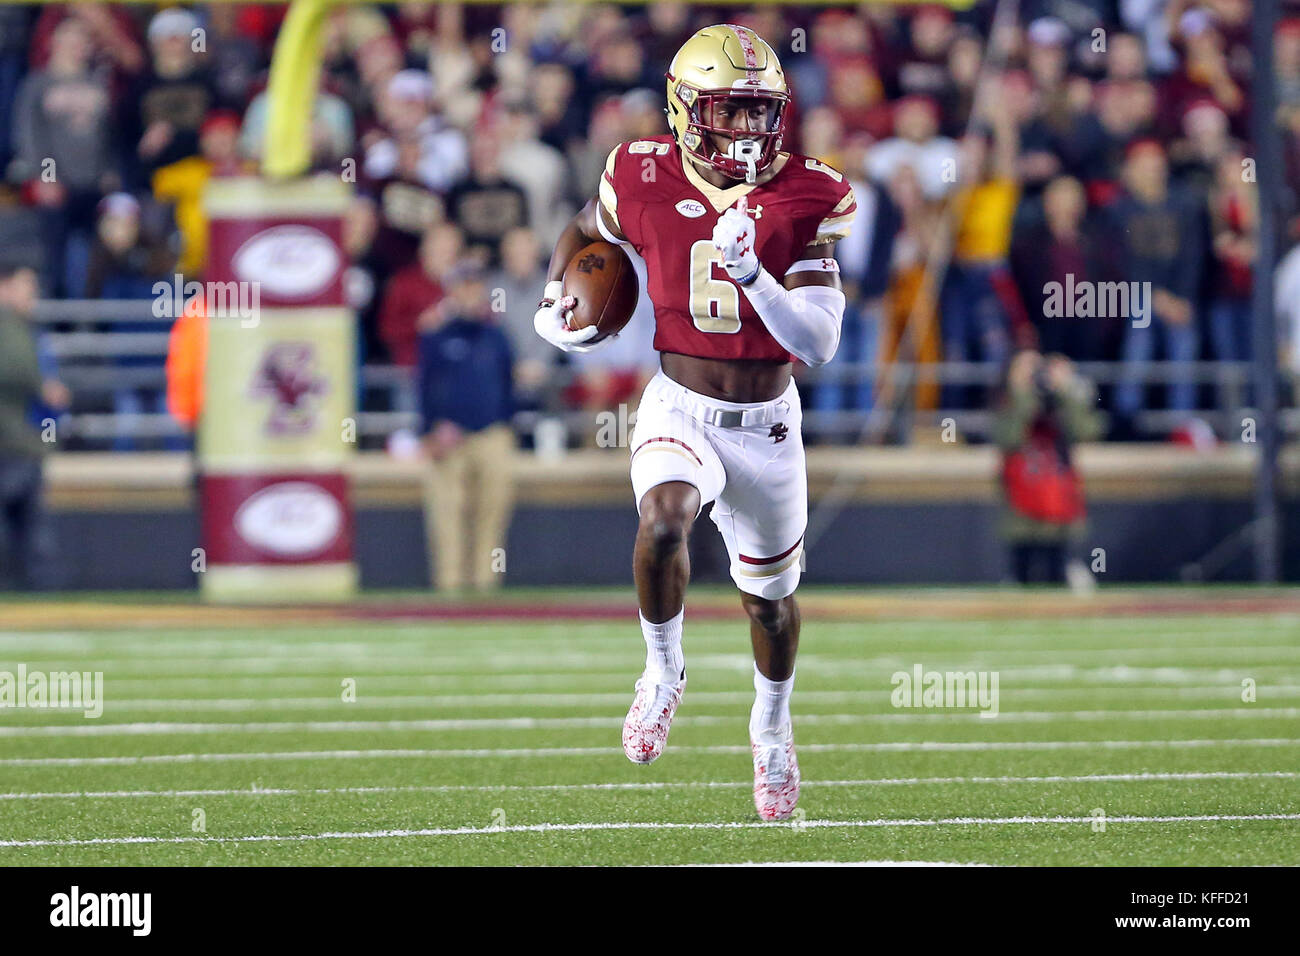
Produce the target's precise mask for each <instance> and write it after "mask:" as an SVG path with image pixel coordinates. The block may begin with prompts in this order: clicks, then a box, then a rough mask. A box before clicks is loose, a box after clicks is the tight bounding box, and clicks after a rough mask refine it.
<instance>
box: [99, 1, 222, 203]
mask: <svg viewBox="0 0 1300 956" xmlns="http://www.w3.org/2000/svg"><path fill="white" fill-rule="evenodd" d="M200 29H201V28H200V26H199V21H198V18H197V17H195V16H194V14H193V13H191V12H189V11H188V10H184V9H182V8H180V7H171V8H169V9H166V10H163V11H162V12H160V13H158V14H156V15H155V16H154V18H153V19H152V20H151V21H150V22H149V33H148V38H149V53H150V66H149V69H147V70H146V71H145V72H144V73H142V74H141V75H140V76H138V77H137V78H135V79H134V80H133V81H132V83H131V85H130V87H129V88H128V90H127V92H126V97H125V100H124V102H123V104H122V126H123V132H122V135H123V139H124V141H125V143H126V152H127V156H126V161H127V163H126V168H127V171H128V176H127V182H128V184H129V185H130V186H131V187H132V188H133V189H136V188H147V187H148V185H149V179H150V177H151V176H152V175H153V173H154V172H155V171H156V170H158V169H160V168H161V167H163V166H167V165H169V164H171V163H174V162H176V161H177V160H181V159H184V158H185V157H187V156H193V155H194V154H195V153H197V152H198V151H199V127H200V126H201V125H202V123H203V118H204V117H205V116H207V115H208V110H210V109H212V108H213V107H214V106H216V105H218V100H217V90H216V85H215V84H214V82H213V78H212V74H211V73H210V72H209V70H208V68H207V66H206V64H205V62H204V57H203V55H202V54H201V53H200V50H201V49H205V48H206V44H200V43H199V42H197V37H198V34H197V33H196V31H199V30H200Z"/></svg>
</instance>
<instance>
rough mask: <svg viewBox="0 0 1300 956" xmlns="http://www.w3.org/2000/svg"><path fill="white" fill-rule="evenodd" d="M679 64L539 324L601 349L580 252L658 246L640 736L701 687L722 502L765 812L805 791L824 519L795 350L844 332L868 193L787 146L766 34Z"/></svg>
mask: <svg viewBox="0 0 1300 956" xmlns="http://www.w3.org/2000/svg"><path fill="white" fill-rule="evenodd" d="M667 77H668V108H667V111H666V112H667V114H668V125H669V128H670V129H671V133H670V134H668V135H663V136H655V137H652V138H650V139H644V140H637V141H635V142H629V143H623V144H620V145H619V146H618V147H616V148H615V149H614V150H613V152H611V153H610V154H609V159H608V161H607V163H606V165H605V172H604V175H603V177H602V179H601V183H600V189H599V193H598V195H597V196H596V198H594V199H593V200H592V201H590V202H589V203H587V205H586V206H585V207H584V208H583V209H582V211H581V212H579V213H578V215H577V216H575V217H574V219H573V221H572V222H571V223H570V224H569V226H568V227H567V229H566V230H565V231H564V233H563V234H562V235H561V236H560V239H559V241H558V242H557V244H556V247H555V252H554V254H553V255H552V257H551V263H550V270H549V274H548V278H549V281H548V282H547V285H546V290H545V293H544V295H543V298H542V301H541V304H540V308H539V309H538V311H537V314H536V317H535V320H534V324H535V327H536V329H537V332H538V333H539V334H540V335H541V336H542V337H543V338H545V339H547V340H548V341H549V342H551V343H552V344H554V345H556V346H557V347H559V348H561V349H564V350H566V351H582V350H587V349H591V348H595V347H599V345H600V344H601V343H599V342H598V343H592V342H591V341H590V340H591V339H592V338H593V337H594V336H595V335H596V334H597V330H596V328H595V327H594V326H592V327H588V328H584V329H581V330H579V331H571V330H570V329H569V328H568V325H567V322H566V319H567V317H568V315H569V310H570V309H571V308H572V306H573V304H574V300H573V299H572V298H571V297H567V296H565V295H564V290H563V287H562V284H561V281H560V280H561V277H562V276H563V274H564V268H565V266H566V265H567V264H568V262H569V260H570V259H571V258H572V257H573V255H574V254H575V253H577V252H578V251H579V250H580V249H582V248H583V247H584V246H586V245H587V244H589V243H591V242H596V241H598V240H601V239H604V240H605V241H608V242H614V243H620V244H624V245H629V246H631V247H632V248H633V249H635V250H636V251H637V252H638V253H640V255H641V256H642V257H643V258H644V259H645V262H646V267H647V271H648V276H649V278H648V292H649V295H650V299H651V301H652V302H653V304H654V314H655V339H654V346H655V349H656V350H657V351H658V352H659V353H660V371H659V372H658V374H657V375H656V376H655V377H654V378H653V379H652V380H651V382H650V384H649V385H648V386H647V387H646V389H645V392H644V394H643V395H642V397H641V404H640V407H639V408H638V410H637V421H636V427H635V429H634V431H633V436H632V441H631V453H632V454H631V458H632V460H631V471H632V488H633V492H634V494H635V496H636V506H637V511H638V513H639V515H640V524H639V527H638V530H637V536H636V546H635V553H634V556H633V565H634V574H635V578H636V588H637V596H638V599H639V602H640V610H641V630H642V633H643V634H644V636H645V643H646V666H645V671H644V672H643V673H642V675H641V677H640V679H639V680H638V681H637V682H636V696H635V698H634V700H633V703H632V707H631V709H630V710H629V711H628V714H627V719H626V721H625V722H624V724H623V750H624V751H625V752H626V754H627V756H628V758H629V759H631V760H632V761H634V762H636V763H650V762H651V761H653V760H654V759H655V758H657V757H658V756H659V754H660V753H662V752H663V748H664V744H665V743H666V741H667V739H668V729H669V725H670V724H671V722H672V719H673V714H674V713H675V712H676V710H677V706H678V704H679V703H680V702H681V699H682V691H683V689H684V688H685V686H686V666H685V661H684V659H683V655H682V619H683V615H684V600H685V592H686V582H687V579H688V578H689V576H690V566H689V560H688V556H687V537H688V536H689V534H690V532H691V527H692V525H693V524H694V522H695V519H696V518H697V517H698V516H699V514H700V511H701V510H702V509H703V507H704V505H705V504H707V503H708V502H710V501H711V502H713V512H712V518H713V522H714V524H716V525H717V526H718V530H719V531H721V532H722V537H723V540H724V541H725V542H726V546H727V553H728V555H729V556H730V560H731V576H732V578H733V580H734V581H735V582H736V586H737V587H738V588H739V589H740V592H741V595H740V596H741V603H742V604H743V606H744V608H745V611H746V612H747V613H748V615H749V620H750V635H751V639H752V643H753V649H754V664H755V667H754V688H755V691H756V699H755V701H754V706H753V709H752V711H751V714H750V722H749V735H750V744H751V747H752V750H753V754H754V803H755V806H756V807H757V809H758V813H759V816H760V817H761V818H763V819H765V820H783V819H786V818H788V817H789V816H790V814H791V813H792V812H793V811H794V808H795V804H796V803H797V802H798V799H799V765H798V762H797V760H796V759H795V750H794V737H793V734H792V732H791V724H790V692H791V689H792V688H793V685H794V669H795V653H796V650H797V648H798V645H799V607H798V605H797V604H796V603H795V599H794V591H795V587H796V586H797V585H798V583H799V575H800V571H801V564H802V545H803V534H804V528H805V526H806V525H807V518H808V491H807V473H806V468H805V465H804V451H803V440H802V436H801V434H800V419H801V413H800V406H799V394H798V392H797V391H796V389H795V386H794V381H793V379H792V377H791V368H792V363H793V362H794V361H795V360H798V361H802V362H805V363H807V364H808V365H814V366H816V365H822V364H824V363H825V362H827V361H829V360H830V358H831V356H832V355H834V353H835V349H836V346H837V345H838V344H839V337H840V322H841V319H842V318H843V314H844V294H843V292H842V291H840V281H839V274H838V273H839V267H838V266H837V265H836V262H835V259H834V258H833V257H832V250H833V245H832V244H833V243H834V241H835V240H836V239H839V238H841V237H842V236H844V235H846V234H847V232H848V230H849V226H850V224H851V222H852V219H853V215H854V212H855V211H856V206H855V204H854V198H853V191H852V189H851V188H850V186H849V184H848V182H847V181H846V180H845V178H844V176H843V175H841V174H840V173H839V172H837V171H836V170H834V169H832V168H831V167H830V166H827V165H825V164H824V163H821V162H818V161H817V160H815V159H810V158H808V157H805V156H799V155H795V154H792V153H789V152H784V151H783V150H782V149H781V141H782V137H783V135H784V134H785V130H786V117H787V115H788V111H789V106H790V91H789V87H788V86H787V84H786V79H785V74H784V73H783V72H782V70H781V64H780V62H779V61H778V59H777V56H776V52H775V51H774V50H773V49H772V48H771V47H770V46H769V45H768V44H767V43H766V42H765V41H764V40H763V39H762V38H761V37H759V36H758V34H756V33H754V32H753V31H752V30H749V29H747V28H746V27H742V26H734V25H731V24H720V25H717V26H711V27H705V28H704V29H703V30H700V31H699V32H698V33H696V34H695V35H694V36H692V37H691V38H690V39H689V40H687V41H686V43H685V44H683V46H682V48H681V49H680V50H679V51H678V52H677V55H676V56H675V57H674V58H673V62H672V66H671V68H670V70H669V72H668V74H667ZM603 341H607V339H604V340H602V342H603Z"/></svg>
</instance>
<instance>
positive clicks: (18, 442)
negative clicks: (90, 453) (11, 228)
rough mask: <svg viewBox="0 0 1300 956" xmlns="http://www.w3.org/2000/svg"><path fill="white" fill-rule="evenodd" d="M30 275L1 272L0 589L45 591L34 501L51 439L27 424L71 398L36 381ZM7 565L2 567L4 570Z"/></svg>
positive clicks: (40, 522) (43, 427) (43, 534)
mask: <svg viewBox="0 0 1300 956" xmlns="http://www.w3.org/2000/svg"><path fill="white" fill-rule="evenodd" d="M36 294H37V280H36V273H35V272H34V271H33V270H31V269H29V268H26V267H18V268H15V267H14V266H10V265H3V266H0V519H3V530H4V533H5V539H6V544H7V546H8V547H7V550H8V561H7V562H6V563H5V564H3V565H0V588H11V587H20V588H26V589H32V588H39V587H44V586H48V584H49V583H50V581H49V577H48V574H49V563H50V557H51V541H50V538H49V529H48V528H46V527H45V521H44V508H43V505H42V503H41V487H42V481H43V479H42V471H43V469H42V459H43V458H44V456H45V453H46V451H47V449H48V447H49V444H50V441H49V440H43V439H52V438H57V432H54V431H52V430H51V425H50V423H49V420H48V419H45V420H42V419H41V418H37V419H36V420H35V421H34V420H33V417H34V416H33V411H34V410H35V409H36V408H37V407H38V406H41V405H43V406H46V407H48V408H50V409H54V410H59V409H63V408H66V407H67V406H68V401H69V398H70V394H69V392H68V390H67V388H66V387H65V386H64V385H63V384H62V383H60V382H58V381H57V380H55V379H51V378H47V377H45V376H44V375H43V373H42V369H41V361H40V358H39V356H38V353H37V343H36V337H35V335H34V334H33V333H32V329H31V326H30V324H29V323H30V320H31V316H32V314H33V311H34V309H35V306H36ZM6 565H7V566H6Z"/></svg>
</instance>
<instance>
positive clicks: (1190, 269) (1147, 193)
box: [1113, 139, 1204, 428]
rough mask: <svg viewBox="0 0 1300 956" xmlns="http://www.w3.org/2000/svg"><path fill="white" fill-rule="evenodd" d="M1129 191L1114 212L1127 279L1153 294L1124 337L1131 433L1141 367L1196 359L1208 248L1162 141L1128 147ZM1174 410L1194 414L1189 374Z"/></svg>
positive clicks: (1175, 387)
mask: <svg viewBox="0 0 1300 956" xmlns="http://www.w3.org/2000/svg"><path fill="white" fill-rule="evenodd" d="M1124 184H1125V193H1124V195H1123V196H1122V197H1121V198H1120V199H1119V200H1118V201H1117V202H1116V204H1115V206H1114V208H1113V215H1114V221H1115V227H1116V231H1117V235H1119V236H1120V237H1121V243H1122V246H1121V249H1122V254H1123V263H1124V278H1125V279H1126V280H1127V281H1129V282H1130V283H1139V286H1137V287H1133V288H1141V289H1143V290H1146V289H1149V290H1151V292H1150V296H1149V301H1145V300H1146V299H1147V298H1148V297H1147V296H1146V294H1145V292H1144V293H1143V294H1142V295H1141V296H1139V297H1138V298H1139V299H1142V300H1143V304H1142V305H1141V306H1140V309H1141V311H1140V312H1138V313H1136V314H1133V315H1130V316H1128V318H1130V319H1131V320H1132V321H1130V322H1129V324H1128V327H1127V328H1126V329H1125V332H1124V344H1123V360H1124V363H1125V365H1126V370H1125V379H1124V381H1123V382H1122V383H1121V384H1120V386H1119V388H1118V389H1117V390H1116V396H1115V410H1116V412H1117V414H1118V415H1120V416H1123V418H1124V421H1123V426H1124V427H1125V428H1129V427H1131V426H1132V424H1133V418H1134V417H1135V416H1136V415H1137V413H1138V411H1139V410H1140V409H1141V408H1142V407H1143V403H1142V384H1141V382H1140V380H1139V375H1140V373H1141V370H1142V366H1144V365H1145V364H1146V363H1147V362H1149V361H1151V360H1152V359H1153V358H1154V357H1155V355H1156V354H1157V352H1158V351H1160V350H1163V351H1164V353H1165V354H1166V356H1167V357H1168V358H1170V359H1174V360H1176V361H1181V362H1192V361H1195V360H1196V358H1197V357H1198V352H1199V347H1200V340H1199V335H1198V332H1197V326H1196V312H1195V295H1196V292H1197V285H1198V282H1199V279H1200V270H1201V265H1202V256H1203V255H1204V245H1203V243H1202V241H1201V230H1202V228H1203V224H1202V215H1203V213H1202V211H1201V210H1199V209H1195V208H1194V207H1192V206H1191V205H1190V204H1189V203H1188V202H1187V201H1186V199H1185V198H1184V197H1183V196H1182V195H1181V194H1180V193H1179V192H1178V191H1177V190H1176V189H1173V188H1171V187H1170V184H1169V168H1168V163H1167V161H1166V158H1165V150H1164V147H1163V146H1162V145H1160V143H1159V142H1158V141H1156V140H1151V139H1145V140H1139V141H1137V142H1135V143H1134V144H1132V145H1131V146H1130V147H1129V150H1128V158H1127V160H1126V161H1125V165H1124ZM1130 301H1132V300H1130ZM1168 406H1169V408H1171V409H1174V410H1177V411H1180V412H1188V413H1190V412H1191V411H1192V410H1193V409H1194V408H1195V407H1196V385H1195V382H1194V381H1193V379H1192V377H1191V375H1190V374H1189V373H1188V372H1187V371H1182V372H1180V373H1179V374H1178V375H1177V376H1176V377H1175V380H1174V382H1173V384H1172V385H1171V387H1170V389H1169V396H1168Z"/></svg>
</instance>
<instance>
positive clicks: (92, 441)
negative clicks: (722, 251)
mask: <svg viewBox="0 0 1300 956" xmlns="http://www.w3.org/2000/svg"><path fill="white" fill-rule="evenodd" d="M154 307H155V304H154V300H152V299H140V300H94V299H91V300H44V301H41V302H40V303H38V306H37V312H36V321H37V322H38V323H40V324H42V325H44V326H45V327H46V328H45V332H44V334H43V336H42V341H43V345H44V347H45V348H46V349H47V350H48V354H49V355H50V356H52V357H53V358H54V359H55V361H56V362H57V363H58V366H59V376H60V378H61V379H62V380H63V381H64V383H65V384H66V385H68V387H69V388H70V389H71V390H72V392H73V395H74V401H73V407H72V409H71V410H70V412H69V413H68V414H67V415H65V416H64V417H63V418H62V419H61V421H60V428H61V429H62V430H63V434H64V435H66V436H67V437H68V439H69V440H70V441H72V442H74V443H75V444H78V445H80V446H81V447H95V446H98V445H100V444H102V443H105V442H109V443H111V442H115V441H116V442H120V441H122V440H131V439H150V440H157V439H172V440H176V439H179V438H182V437H183V436H184V434H185V432H184V430H183V429H182V428H181V427H180V426H179V425H178V424H176V423H175V422H174V421H173V420H172V419H171V417H170V416H169V415H167V414H166V413H165V412H161V411H159V412H128V413H122V412H118V411H115V410H114V401H113V395H114V393H115V392H119V391H122V390H129V389H138V390H144V391H149V392H158V393H162V392H163V391H164V390H165V388H166V376H165V372H164V369H163V364H162V363H163V360H164V358H165V356H166V353H167V343H168V329H169V327H170V325H171V323H172V321H173V320H172V318H171V317H170V316H167V315H163V316H157V315H155V314H154ZM124 323H130V324H133V325H146V324H147V325H152V326H156V327H157V331H152V330H151V331H143V330H141V331H127V332H123V331H114V330H113V328H114V327H115V326H118V325H121V324H124ZM150 359H152V360H155V361H156V364H149V365H140V364H133V363H139V362H140V361H141V360H150ZM893 368H894V371H895V374H896V381H897V382H899V383H900V384H901V383H905V384H901V387H902V388H904V389H914V388H916V387H917V386H918V385H928V384H939V385H957V386H975V387H983V388H985V389H991V388H993V387H995V386H996V385H997V383H998V378H999V376H1000V374H1001V370H1000V369H999V368H997V367H996V366H994V365H991V364H989V363H979V362H936V363H929V364H918V363H894V366H893ZM1076 368H1077V369H1078V371H1079V372H1080V374H1082V375H1084V376H1086V377H1087V378H1089V379H1091V380H1092V381H1093V382H1095V383H1096V384H1097V385H1099V386H1115V385H1119V384H1121V383H1124V382H1127V381H1132V380H1137V381H1139V382H1140V383H1141V384H1143V385H1147V386H1149V385H1167V384H1171V383H1185V382H1190V383H1193V384H1195V385H1197V386H1198V387H1201V388H1200V389H1199V390H1200V391H1201V392H1202V393H1204V392H1205V391H1206V389H1205V388H1204V386H1212V387H1213V388H1212V389H1211V391H1212V394H1213V396H1214V404H1213V405H1209V406H1207V407H1203V408H1198V409H1197V410H1196V411H1195V412H1194V413H1192V414H1195V415H1196V416H1197V417H1199V418H1201V419H1203V420H1205V421H1206V422H1207V423H1208V424H1209V425H1210V426H1211V427H1212V428H1214V429H1215V431H1216V432H1217V433H1219V434H1220V435H1227V434H1231V433H1233V432H1234V431H1235V430H1236V429H1238V428H1240V427H1241V419H1242V418H1244V417H1246V416H1247V415H1249V412H1250V409H1249V408H1248V407H1247V406H1245V405H1244V404H1243V402H1242V397H1243V396H1244V395H1246V394H1247V386H1248V384H1249V379H1250V370H1251V369H1250V364H1249V363H1247V362H1218V361H1196V362H1174V361H1153V362H1146V363H1143V364H1142V365H1140V366H1136V367H1134V366H1130V365H1129V364H1127V363H1124V362H1080V363H1077V365H1076ZM880 373H881V369H880V367H879V366H877V365H875V364H874V363H869V362H858V363H840V364H835V365H832V366H829V367H825V368H821V369H807V370H804V372H803V373H802V374H801V376H800V382H801V384H803V385H805V386H806V387H807V389H809V390H811V391H812V392H813V393H814V401H810V402H807V403H806V405H805V408H804V428H805V432H806V434H807V435H808V436H809V437H810V438H812V439H813V440H822V441H840V442H854V441H857V440H860V439H861V436H863V435H866V434H870V433H871V431H872V427H873V426H875V425H882V426H883V425H885V424H890V422H891V421H892V423H893V425H894V427H895V431H896V432H898V431H903V432H906V431H909V430H912V429H915V428H917V427H931V426H933V427H940V426H941V425H943V424H944V423H945V421H946V420H948V419H951V420H952V422H954V423H955V425H956V427H957V428H958V430H959V431H960V433H961V434H962V435H964V436H966V437H969V438H975V439H977V440H978V439H983V438H985V437H987V435H988V432H989V429H990V426H991V424H992V417H993V416H992V414H991V413H990V412H989V411H987V410H985V409H952V408H941V409H934V410H918V409H915V408H913V407H906V408H904V410H903V412H902V413H901V416H900V415H899V414H898V413H892V414H890V415H889V416H888V419H889V420H888V421H887V417H886V413H885V412H883V411H882V410H880V409H872V408H852V409H843V408H840V409H835V410H828V409H823V408H822V407H820V405H821V403H819V402H817V401H816V400H815V393H816V390H817V389H818V388H820V387H821V386H847V387H852V386H855V385H860V384H861V383H864V382H865V383H872V382H874V381H875V380H876V379H877V378H878V377H879V375H880ZM573 375H574V372H573V370H572V369H571V368H570V367H568V366H557V368H556V370H555V379H554V381H553V382H552V383H551V386H550V387H549V388H548V389H547V392H548V394H552V395H558V393H559V392H560V390H561V389H562V388H563V387H564V386H565V385H566V384H568V382H569V381H570V380H571V379H572V378H573ZM358 387H359V393H360V395H361V396H362V407H361V408H360V409H359V411H358V414H357V432H358V436H359V438H360V439H361V440H362V441H363V442H365V443H366V444H368V445H370V446H372V447H373V446H376V445H379V444H382V443H383V441H384V440H385V439H386V438H387V436H388V435H390V434H391V433H392V432H394V431H396V430H399V429H415V428H417V427H418V424H419V416H418V413H417V412H416V411H415V409H416V398H415V395H414V388H413V383H412V381H411V373H410V370H409V369H405V368H401V367H398V366H393V365H385V364H367V365H364V366H362V367H361V368H360V369H359V370H358ZM1188 414H1189V413H1186V412H1179V411H1168V410H1160V409H1146V410H1144V411H1142V412H1141V413H1139V415H1138V417H1137V420H1136V423H1135V424H1136V425H1137V426H1138V427H1139V428H1140V429H1143V430H1148V431H1152V432H1159V431H1166V430H1168V429H1170V428H1173V427H1175V426H1177V425H1178V424H1179V423H1181V422H1182V421H1184V420H1185V419H1186V418H1187V416H1188ZM900 417H901V421H900ZM543 419H549V420H551V421H554V422H557V423H559V424H561V425H562V426H563V428H564V430H565V431H566V433H567V435H568V436H569V439H570V440H571V441H574V440H576V441H578V442H582V441H584V440H586V439H589V438H590V437H591V436H593V435H594V434H595V432H596V431H597V429H598V427H599V423H598V422H597V421H596V420H595V415H594V413H593V412H592V411H591V410H582V409H572V408H551V409H546V410H530V411H521V412H519V413H518V414H517V415H516V418H515V421H514V424H515V427H516V429H517V430H518V431H519V432H520V434H521V435H525V436H528V435H531V434H532V432H533V430H534V429H535V427H536V426H537V424H538V422H539V421H541V420H543ZM1281 424H1282V427H1283V428H1284V429H1285V431H1286V432H1287V433H1288V434H1297V433H1300V411H1297V410H1296V409H1286V410H1284V412H1283V414H1282V417H1281Z"/></svg>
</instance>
